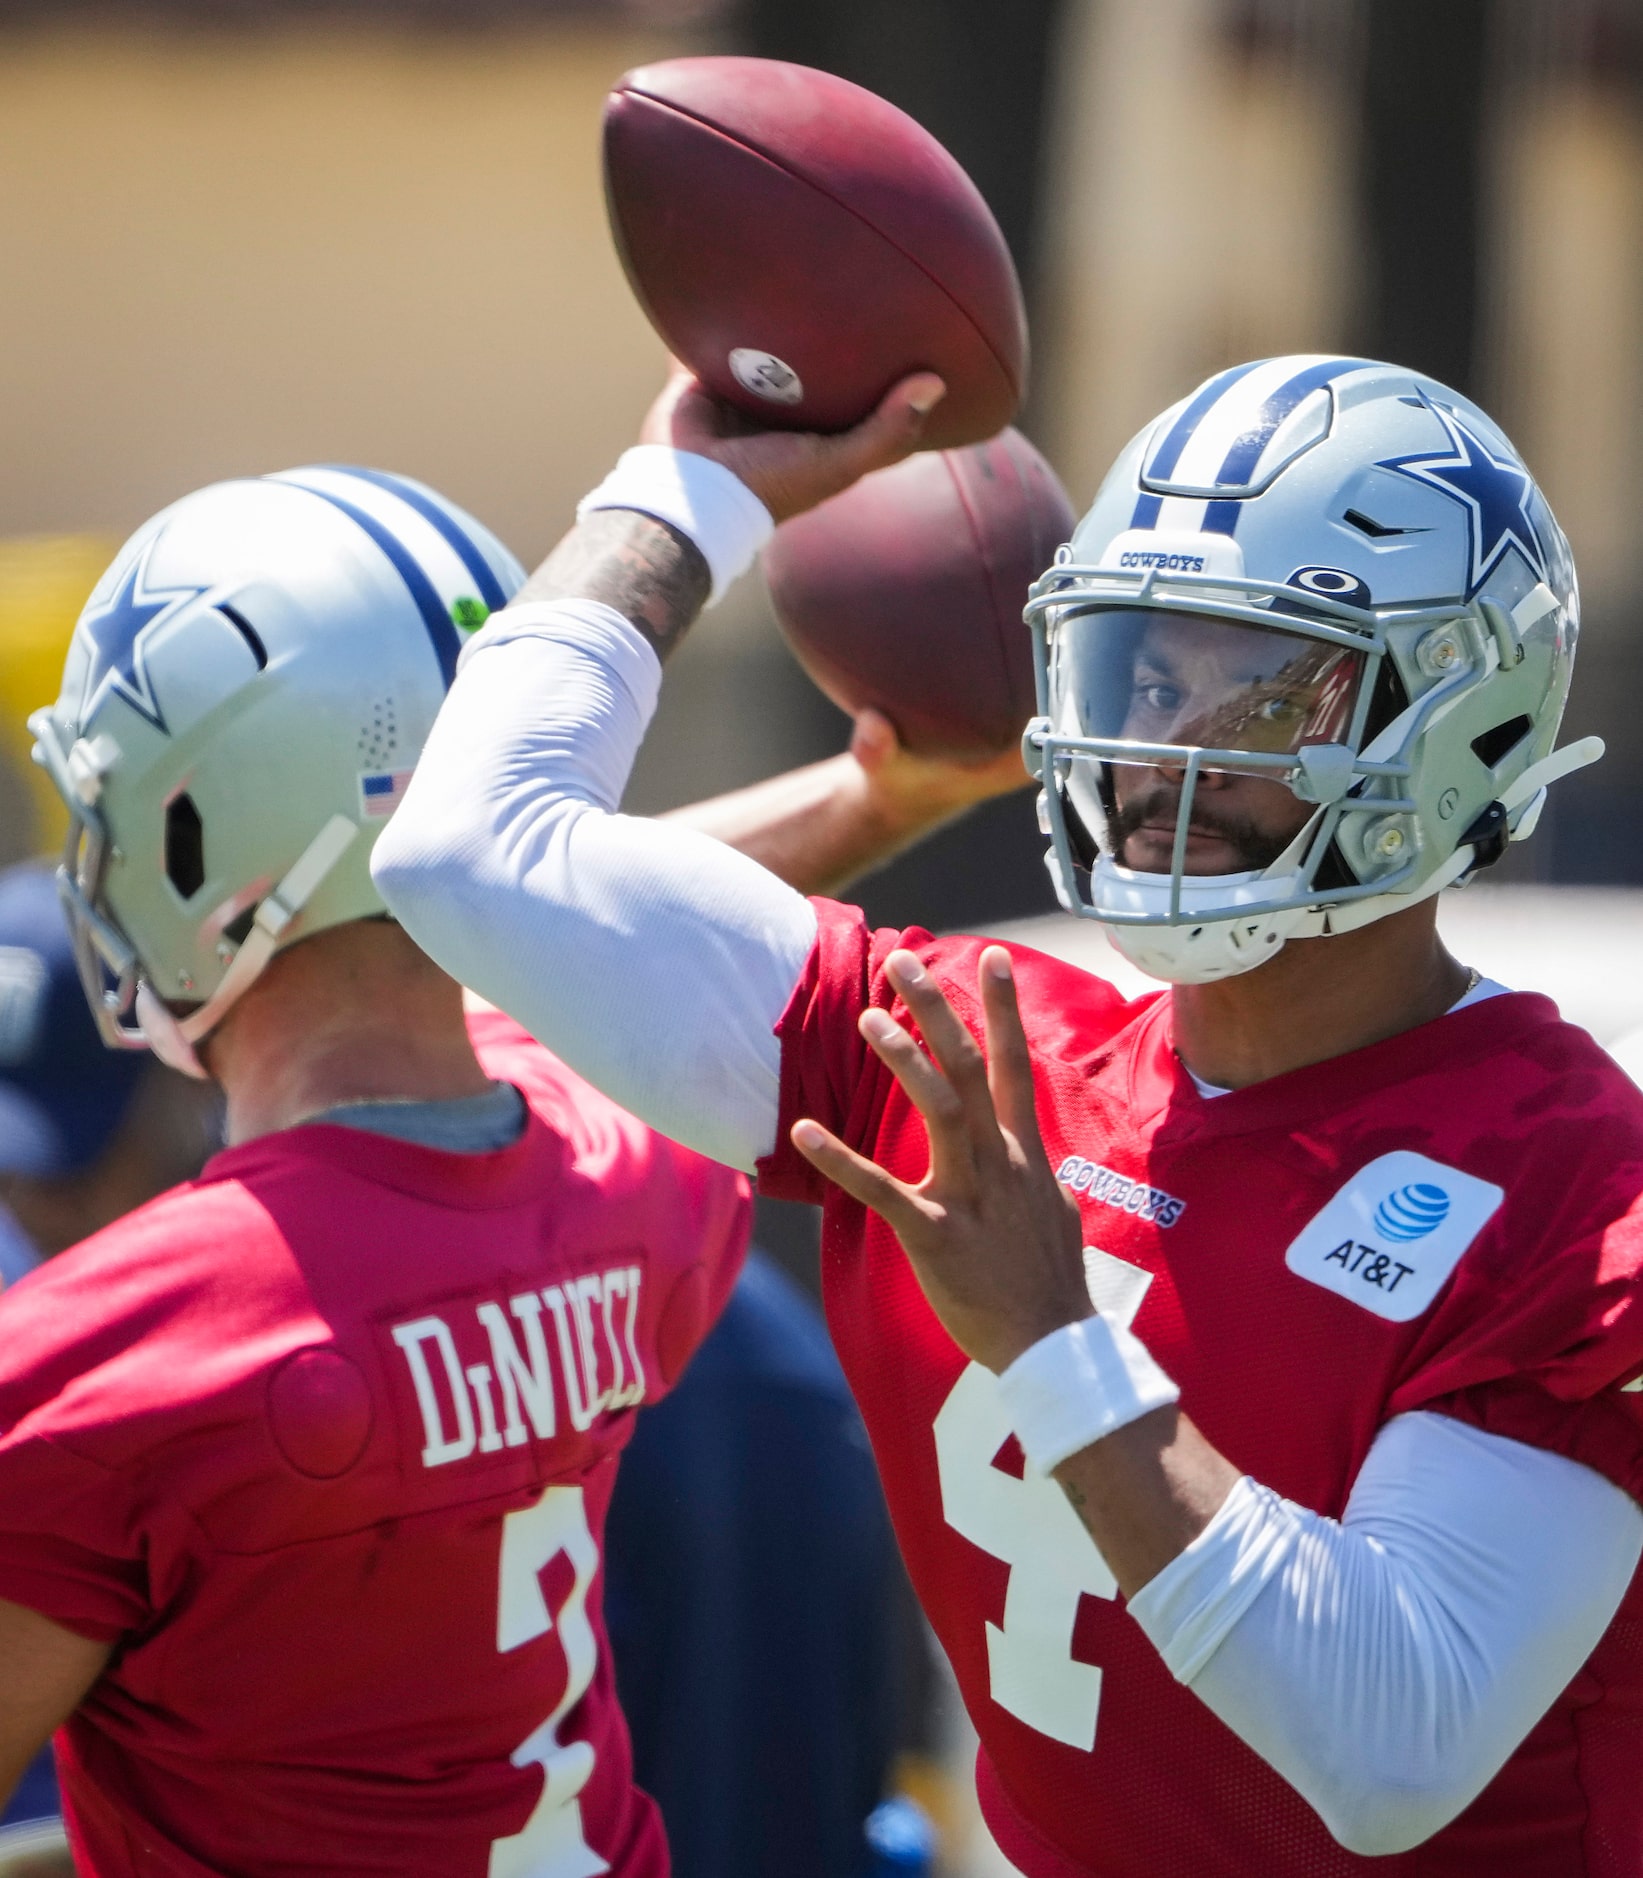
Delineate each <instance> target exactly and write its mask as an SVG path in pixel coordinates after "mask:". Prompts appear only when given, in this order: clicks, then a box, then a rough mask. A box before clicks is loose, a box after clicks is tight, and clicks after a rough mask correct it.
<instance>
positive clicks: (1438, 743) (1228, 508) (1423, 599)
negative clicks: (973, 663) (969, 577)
mask: <svg viewBox="0 0 1643 1878" xmlns="http://www.w3.org/2000/svg"><path fill="white" fill-rule="evenodd" d="M1027 617H1028V620H1029V622H1030V623H1031V625H1032V627H1033V633H1034V641H1035V647H1036V660H1037V671H1038V687H1039V690H1038V709H1039V712H1040V715H1039V716H1038V717H1036V718H1035V719H1034V721H1033V723H1032V724H1031V725H1030V726H1029V728H1028V732H1027V737H1026V752H1027V761H1028V766H1029V768H1031V769H1032V770H1033V771H1034V773H1035V774H1036V775H1038V777H1039V778H1040V780H1041V782H1042V783H1043V785H1044V787H1043V792H1042V794H1041V796H1040V799H1039V800H1040V816H1041V820H1042V822H1043V825H1044V829H1045V832H1046V833H1047V834H1048V835H1049V836H1050V840H1051V850H1050V854H1049V856H1048V861H1049V866H1050V871H1051V874H1052V876H1053V878H1054V880H1055V883H1056V888H1057V892H1058V894H1059V896H1060V898H1061V901H1062V904H1063V905H1064V906H1065V907H1067V909H1068V910H1069V911H1070V912H1074V913H1078V914H1082V915H1084V916H1086V917H1089V918H1093V919H1097V920H1099V921H1101V922H1102V924H1103V925H1104V926H1105V927H1106V928H1107V929H1108V933H1109V936H1110V937H1111V939H1112V941H1113V943H1114V944H1115V945H1116V946H1117V947H1118V948H1119V950H1120V951H1121V952H1122V953H1124V955H1125V956H1126V957H1127V958H1129V959H1130V960H1131V961H1132V962H1133V963H1135V964H1136V965H1138V966H1139V967H1140V968H1141V969H1142V970H1143V971H1146V972H1149V973H1151V974H1152V975H1153V976H1154V977H1158V978H1163V979H1167V980H1171V981H1173V982H1175V983H1178V984H1191V983H1202V982H1205V981H1207V980H1210V979H1214V978H1222V977H1228V976H1231V975H1233V974H1235V973H1238V972H1244V971H1248V970H1250V969H1251V968H1252V967H1254V966H1257V965H1260V964H1261V963H1262V962H1263V961H1264V960H1266V959H1268V958H1270V957H1272V956H1273V954H1274V953H1275V952H1276V951H1277V950H1278V949H1279V948H1280V947H1281V946H1282V945H1283V944H1284V942H1285V941H1286V940H1288V939H1291V938H1296V937H1301V936H1308V935H1321V934H1328V933H1336V932H1344V931H1347V930H1350V929H1351V928H1353V927H1357V926H1363V925H1367V924H1368V923H1369V922H1370V921H1372V920H1376V919H1381V918H1383V917H1385V916H1386V915H1387V914H1389V913H1394V912H1397V911H1398V910H1400V909H1401V908H1404V907H1407V906H1411V905H1413V904H1414V903H1415V902H1417V901H1419V900H1421V899H1424V898H1425V897H1427V896H1428V895H1430V894H1434V893H1437V892H1438V891H1439V890H1440V889H1442V888H1444V887H1447V886H1450V885H1453V884H1456V883H1458V882H1461V881H1464V880H1465V879H1467V878H1468V877H1469V876H1471V875H1472V874H1474V873H1476V872H1477V871H1478V870H1479V869H1480V868H1482V867H1485V866H1488V865H1489V864H1490V863H1491V862H1493V861H1494V860H1496V859H1498V857H1499V855H1500V854H1501V852H1502V850H1503V848H1504V846H1505V844H1506V843H1507V842H1508V841H1521V840H1523V839H1524V838H1525V837H1526V836H1527V835H1528V834H1529V833H1530V832H1531V831H1532V830H1533V828H1534V825H1535V822H1536V820H1537V818H1538V817H1539V814H1540V810H1541V806H1542V803H1543V802H1544V799H1545V794H1546V788H1547V785H1548V784H1549V783H1551V782H1552V781H1554V780H1555V779H1556V778H1558V777H1559V776H1563V775H1566V774H1568V773H1569V772H1570V771H1571V770H1574V769H1578V768H1580V767H1582V766H1583V765H1585V764H1587V763H1591V762H1595V761H1596V760H1597V758H1598V757H1599V756H1601V755H1602V750H1603V746H1602V744H1601V742H1600V741H1599V740H1598V739H1596V738H1586V739H1584V740H1582V741H1581V742H1579V743H1576V744H1573V745H1570V746H1569V747H1568V748H1566V749H1563V750H1559V751H1555V752H1554V750H1553V743H1554V741H1555V739H1556V735H1557V728H1558V722H1559V720H1560V718H1561V717H1562V714H1563V705H1564V700H1565V698H1566V696H1567V694H1568V689H1569V677H1570V669H1571V666H1572V663H1573V659H1574V649H1575V638H1576V633H1577V628H1578V621H1579V600H1578V595H1577V590H1576V585H1575V571H1574V563H1573V561H1572V559H1571V558H1570V554H1569V546H1568V543H1567V542H1566V541H1565V539H1564V537H1563V533H1562V530H1561V529H1560V528H1559V527H1558V525H1557V523H1556V521H1555V520H1554V519H1553V517H1552V512H1551V510H1550V509H1549V508H1548V507H1547V504H1546V501H1545V498H1544V497H1543V496H1542V495H1541V493H1540V490H1539V489H1538V488H1537V487H1536V485H1535V482H1534V480H1533V478H1532V477H1531V476H1530V474H1529V472H1528V470H1527V469H1526V468H1525V467H1524V465H1523V463H1522V460H1521V459H1520V458H1519V456H1518V454H1517V452H1516V451H1515V450H1514V449H1513V448H1512V445H1511V444H1510V443H1509V442H1508V441H1507V439H1506V437H1505V436H1504V435H1503V434H1502V433H1501V431H1500V430H1499V429H1497V428H1496V426H1495V425H1494V424H1493V423H1492V422H1491V421H1490V420H1489V418H1488V417H1486V416H1485V415H1484V413H1483V412H1482V411H1480V410H1479V409H1478V408H1477V406H1476V405H1474V404H1472V403H1470V402H1468V401H1467V400H1466V399H1465V398H1462V397H1460V396H1459V395H1457V394H1456V393H1455V392H1452V391H1449V390H1447V389H1446V388H1445V387H1444V386H1442V385H1440V384H1438V383H1436V382H1435V381H1434V380H1432V379H1429V378H1424V377H1422V376H1421V375H1420V374H1418V373H1415V372H1409V371H1405V370H1401V369H1400V368H1398V367H1397V366H1392V365H1378V364H1374V363H1371V362H1369V361H1366V360H1362V359H1343V358H1327V357H1292V358H1281V359H1267V360H1262V361H1259V362H1257V363H1254V364H1250V365H1240V366H1235V367H1234V368H1233V369H1232V370H1230V371H1226V372H1222V373H1220V374H1218V375H1217V376H1216V377H1214V378H1212V379H1210V380H1209V381H1208V383H1207V384H1205V385H1203V386H1202V387H1201V388H1200V389H1199V390H1198V391H1196V392H1195V393H1194V394H1193V395H1192V396H1191V397H1190V398H1187V399H1185V400H1183V401H1182V402H1181V403H1180V404H1178V405H1176V406H1174V407H1172V408H1171V409H1170V410H1168V411H1166V412H1165V413H1164V414H1163V416H1162V417H1160V418H1159V419H1158V420H1157V421H1156V422H1155V423H1154V424H1152V425H1150V426H1149V427H1148V428H1147V429H1146V430H1145V431H1143V432H1142V433H1141V435H1140V436H1139V437H1137V438H1136V439H1135V440H1134V441H1133V442H1132V443H1131V444H1130V445H1129V447H1128V448H1127V449H1126V450H1125V451H1124V452H1123V454H1122V455H1121V456H1120V457H1119V459H1118V461H1117V463H1116V464H1115V465H1114V467H1113V469H1112V471H1111V473H1110V474H1109V475H1108V477H1107V479H1106V481H1105V482H1104V484H1103V485H1102V488H1101V491H1100V493H1099V494H1098V495H1097V497H1096V499H1095V503H1094V505H1093V507H1092V508H1091V509H1090V511H1089V513H1088V515H1086V516H1085V518H1084V520H1083V522H1082V523H1081V524H1080V525H1079V528H1078V531H1077V533H1076V535H1075V536H1074V538H1073V540H1072V542H1071V543H1070V544H1069V546H1068V547H1066V548H1063V549H1062V551H1061V555H1060V557H1059V558H1058V560H1057V563H1056V565H1055V566H1054V567H1052V568H1051V569H1050V570H1049V572H1048V573H1047V574H1045V575H1044V577H1043V578H1042V579H1041V580H1040V581H1039V582H1038V583H1037V584H1036V585H1035V587H1034V588H1033V594H1032V599H1031V601H1030V602H1029V605H1028V608H1027ZM1274 784H1277V785H1279V787H1277V788H1274V787H1273V785H1274Z"/></svg>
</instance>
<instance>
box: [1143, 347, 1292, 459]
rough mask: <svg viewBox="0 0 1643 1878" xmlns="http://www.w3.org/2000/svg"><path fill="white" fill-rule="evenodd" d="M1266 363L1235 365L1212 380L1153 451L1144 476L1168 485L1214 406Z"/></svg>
mask: <svg viewBox="0 0 1643 1878" xmlns="http://www.w3.org/2000/svg"><path fill="white" fill-rule="evenodd" d="M1264 363H1265V361H1264V360H1262V359H1255V360H1252V361H1251V362H1250V363H1249V364H1248V365H1234V366H1232V367H1231V368H1230V369H1229V370H1227V371H1224V372H1221V373H1218V374H1217V375H1216V376H1215V377H1214V378H1212V379H1211V380H1210V381H1209V383H1208V384H1207V385H1205V386H1204V388H1203V390H1202V391H1200V392H1199V394H1198V395H1197V397H1196V398H1194V399H1193V401H1192V402H1191V404H1189V405H1188V406H1187V408H1186V409H1185V410H1184V411H1183V412H1182V413H1181V415H1180V416H1179V417H1178V418H1177V419H1176V420H1175V422H1174V423H1173V424H1172V425H1171V426H1170V431H1169V435H1168V436H1167V437H1166V438H1165V439H1164V441H1163V442H1162V443H1161V444H1160V445H1159V446H1158V448H1157V449H1156V450H1155V451H1154V452H1153V457H1152V461H1151V463H1145V462H1144V463H1143V465H1142V474H1143V475H1144V476H1145V477H1146V478H1147V479H1148V480H1149V481H1151V482H1168V481H1169V479H1170V477H1171V475H1172V474H1173V473H1174V471H1175V466H1176V464H1177V463H1179V462H1180V460H1181V452H1182V451H1183V450H1184V449H1185V448H1186V447H1187V441H1188V439H1189V438H1190V437H1191V436H1192V433H1193V432H1194V431H1195V430H1196V429H1197V428H1198V425H1199V422H1200V420H1201V419H1202V418H1203V417H1204V415H1205V413H1206V412H1207V411H1208V410H1209V408H1210V406H1211V405H1212V404H1214V403H1215V402H1216V401H1217V400H1218V399H1219V398H1220V396H1221V394H1222V393H1223V392H1224V391H1226V390H1227V389H1228V388H1229V387H1230V386H1232V385H1235V384H1237V382H1238V380H1239V379H1240V378H1243V377H1244V376H1246V374H1248V373H1250V372H1253V371H1254V370H1255V367H1256V366H1257V365H1261V364H1264Z"/></svg>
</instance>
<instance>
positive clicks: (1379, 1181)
mask: <svg viewBox="0 0 1643 1878" xmlns="http://www.w3.org/2000/svg"><path fill="white" fill-rule="evenodd" d="M1505 1197H1506V1195H1505V1192H1504V1191H1503V1189H1501V1188H1500V1187H1497V1186H1495V1185H1494V1184H1493V1183H1492V1182H1490V1181H1487V1180H1479V1179H1477V1178H1476V1176H1475V1175H1472V1174H1463V1173H1462V1172H1461V1171H1460V1169H1459V1168H1458V1167H1445V1166H1444V1164H1443V1163H1442V1162H1441V1161H1432V1160H1428V1159H1427V1157H1426V1156H1425V1155H1424V1154H1414V1153H1411V1152H1410V1151H1409V1150H1407V1149H1399V1150H1398V1151H1397V1152H1396V1153H1394V1154H1383V1155H1382V1156H1381V1157H1380V1159H1379V1160H1376V1161H1371V1162H1370V1163H1369V1165H1368V1166H1367V1167H1365V1168H1362V1169H1360V1170H1359V1172H1358V1173H1357V1174H1355V1175H1354V1176H1353V1177H1352V1179H1351V1180H1350V1181H1348V1182H1347V1184H1346V1185H1345V1186H1344V1187H1343V1188H1342V1189H1341V1190H1340V1192H1339V1193H1337V1194H1336V1195H1335V1197H1334V1199H1332V1200H1331V1201H1330V1202H1329V1204H1328V1205H1327V1206H1326V1207H1325V1208H1324V1209H1323V1211H1322V1212H1321V1213H1317V1214H1315V1215H1314V1216H1313V1218H1312V1220H1311V1221H1310V1223H1309V1224H1307V1225H1306V1226H1304V1227H1303V1228H1302V1229H1301V1231H1300V1233H1299V1234H1298V1236H1297V1237H1296V1239H1295V1241H1294V1243H1293V1244H1292V1245H1291V1246H1290V1248H1289V1251H1288V1252H1287V1253H1286V1254H1285V1255H1284V1263H1285V1264H1286V1265H1287V1266H1288V1267H1289V1269H1290V1270H1291V1271H1292V1272H1294V1273H1295V1275H1296V1276H1297V1277H1298V1278H1305V1279H1307V1280H1309V1281H1310V1282H1311V1283H1312V1284H1315V1285H1322V1286H1323V1287H1324V1289H1325V1290H1326V1291H1333V1292H1334V1293H1335V1294H1336V1295H1337V1296H1338V1297H1343V1298H1346V1299H1347V1300H1348V1301H1349V1302H1351V1303H1353V1304H1361V1305H1362V1306H1363V1308H1364V1309H1365V1310H1366V1311H1373V1312H1374V1313H1375V1315H1376V1316H1377V1317H1384V1318H1387V1319H1388V1320H1389V1321H1390V1322H1392V1323H1394V1324H1406V1323H1408V1322H1409V1320H1410V1319H1411V1318H1412V1317H1419V1316H1420V1314H1421V1313H1422V1311H1424V1310H1426V1309H1427V1308H1428V1307H1429V1306H1430V1304H1431V1303H1432V1300H1433V1299H1434V1298H1435V1297H1436V1296H1437V1295H1438V1292H1439V1291H1440V1290H1441V1289H1442V1287H1443V1284H1444V1282H1445V1280H1446V1279H1447V1278H1448V1277H1449V1274H1450V1273H1451V1272H1452V1271H1453V1270H1454V1269H1455V1267H1456V1266H1457V1265H1458V1264H1459V1263H1460V1258H1461V1254H1462V1253H1463V1252H1464V1251H1465V1250H1466V1248H1467V1247H1468V1246H1469V1245H1470V1244H1471V1243H1472V1241H1473V1240H1474V1239H1475V1238H1476V1237H1477V1236H1478V1234H1479V1233H1480V1232H1481V1231H1482V1230H1483V1228H1484V1226H1485V1225H1486V1224H1487V1223H1488V1221H1489V1219H1490V1218H1491V1217H1492V1215H1493V1214H1494V1212H1495V1209H1496V1208H1497V1207H1498V1206H1499V1205H1500V1203H1501V1201H1502V1200H1503V1199H1504V1198H1505Z"/></svg>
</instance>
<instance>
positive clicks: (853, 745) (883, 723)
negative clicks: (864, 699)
mask: <svg viewBox="0 0 1643 1878" xmlns="http://www.w3.org/2000/svg"><path fill="white" fill-rule="evenodd" d="M900 748H901V739H900V738H899V737H898V736H897V735H896V727H895V725H894V724H892V723H891V722H890V720H889V718H887V717H886V716H885V715H884V713H883V712H882V711H875V710H874V709H873V707H872V706H871V705H869V706H868V707H867V709H866V710H864V711H858V712H857V713H856V721H855V723H854V724H853V725H852V726H851V730H850V754H851V755H852V756H853V757H854V758H855V759H856V761H857V762H858V763H859V764H860V765H861V766H862V768H863V769H864V770H866V771H867V773H868V775H870V776H871V775H873V774H874V773H875V772H877V771H878V770H880V769H882V768H883V767H884V765H885V764H886V763H889V762H891V761H893V760H894V758H895V755H896V753H897V751H898V750H899V749H900Z"/></svg>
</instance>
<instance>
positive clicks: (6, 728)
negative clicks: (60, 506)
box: [0, 535, 115, 866]
mask: <svg viewBox="0 0 1643 1878" xmlns="http://www.w3.org/2000/svg"><path fill="white" fill-rule="evenodd" d="M114 547H115V544H114V541H113V540H112V538H107V539H105V538H104V537H101V536H98V535H45V536H37V537H34V538H31V539H28V540H23V541H0V763H4V764H5V765H6V766H7V767H8V770H9V775H8V777H7V781H8V782H9V783H10V784H11V785H12V787H10V788H9V789H5V790H4V793H0V816H3V822H0V866H3V865H5V864H6V863H8V862H10V861H14V860H20V859H22V858H23V857H24V856H25V855H28V854H31V853H34V852H37V851H38V850H39V849H42V848H52V847H55V846H56V845H57V843H58V842H59V841H60V840H61V839H62V835H63V829H64V826H65V820H64V816H63V812H62V808H61V805H60V804H59V802H58V800H57V795H56V792H55V791H54V790H53V789H52V787H51V785H50V784H49V783H48V782H47V781H46V779H45V777H44V775H43V774H42V773H41V772H40V771H39V770H38V769H36V768H35V767H34V765H33V763H31V762H30V761H29V746H30V743H31V741H32V740H31V739H30V737H29V735H28V731H27V728H26V720H27V718H28V715H29V713H30V712H31V711H33V710H35V709H37V708H38V707H39V706H40V705H42V704H49V703H50V702H51V700H52V699H53V698H55V697H56V696H57V688H58V681H59V679H60V678H61V677H62V673H63V655H64V653H65V652H66V651H67V650H68V642H69V635H70V634H71V633H72V632H73V630H74V622H75V620H76V619H78V618H79V615H80V609H81V607H82V606H84V604H85V601H86V596H87V594H89V593H90V592H91V590H92V588H93V587H94V586H95V585H96V584H97V576H98V575H99V574H101V573H102V571H103V569H104V568H105V567H106V566H107V565H108V562H109V559H110V557H111V556H112V555H113V553H114Z"/></svg>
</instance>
